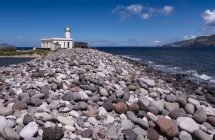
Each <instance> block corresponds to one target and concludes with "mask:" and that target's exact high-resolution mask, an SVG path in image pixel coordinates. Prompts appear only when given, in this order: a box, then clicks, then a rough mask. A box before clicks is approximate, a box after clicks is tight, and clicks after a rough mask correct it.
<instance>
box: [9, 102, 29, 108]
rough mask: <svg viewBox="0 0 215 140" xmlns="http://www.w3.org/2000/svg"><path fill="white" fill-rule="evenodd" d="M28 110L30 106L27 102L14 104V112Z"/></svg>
mask: <svg viewBox="0 0 215 140" xmlns="http://www.w3.org/2000/svg"><path fill="white" fill-rule="evenodd" d="M27 108H28V105H27V104H26V103H25V102H22V101H18V102H16V103H14V104H13V107H12V109H13V110H24V109H27Z"/></svg>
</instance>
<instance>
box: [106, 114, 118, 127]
mask: <svg viewBox="0 0 215 140" xmlns="http://www.w3.org/2000/svg"><path fill="white" fill-rule="evenodd" d="M114 121H115V119H114V117H112V116H111V115H109V114H108V115H107V119H106V120H104V124H105V125H106V124H110V123H113V122H114Z"/></svg>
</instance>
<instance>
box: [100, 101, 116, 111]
mask: <svg viewBox="0 0 215 140" xmlns="http://www.w3.org/2000/svg"><path fill="white" fill-rule="evenodd" d="M102 107H103V108H104V109H105V110H106V111H108V112H111V111H112V110H113V109H114V106H113V104H112V103H111V102H109V101H106V102H104V103H103V104H102Z"/></svg>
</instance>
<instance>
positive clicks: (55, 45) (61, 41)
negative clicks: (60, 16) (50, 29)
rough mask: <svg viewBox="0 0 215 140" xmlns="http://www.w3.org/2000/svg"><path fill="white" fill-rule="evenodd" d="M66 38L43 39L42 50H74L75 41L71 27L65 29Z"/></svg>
mask: <svg viewBox="0 0 215 140" xmlns="http://www.w3.org/2000/svg"><path fill="white" fill-rule="evenodd" d="M64 32H65V37H64V38H57V37H53V38H43V39H41V47H42V48H50V49H51V50H56V49H71V48H73V39H72V38H71V29H70V27H69V26H67V27H65V28H64Z"/></svg>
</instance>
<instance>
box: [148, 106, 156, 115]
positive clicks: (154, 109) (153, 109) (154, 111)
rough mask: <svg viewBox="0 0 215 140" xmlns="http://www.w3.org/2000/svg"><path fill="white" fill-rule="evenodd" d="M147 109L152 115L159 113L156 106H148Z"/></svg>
mask: <svg viewBox="0 0 215 140" xmlns="http://www.w3.org/2000/svg"><path fill="white" fill-rule="evenodd" d="M147 110H148V112H151V113H153V114H154V115H158V114H159V110H158V109H157V108H156V107H153V106H148V108H147Z"/></svg>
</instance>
